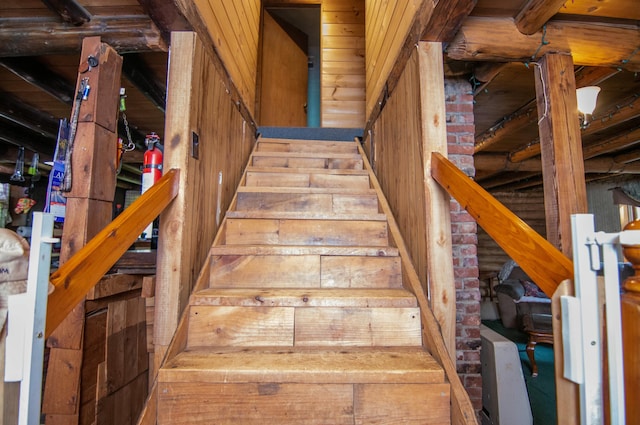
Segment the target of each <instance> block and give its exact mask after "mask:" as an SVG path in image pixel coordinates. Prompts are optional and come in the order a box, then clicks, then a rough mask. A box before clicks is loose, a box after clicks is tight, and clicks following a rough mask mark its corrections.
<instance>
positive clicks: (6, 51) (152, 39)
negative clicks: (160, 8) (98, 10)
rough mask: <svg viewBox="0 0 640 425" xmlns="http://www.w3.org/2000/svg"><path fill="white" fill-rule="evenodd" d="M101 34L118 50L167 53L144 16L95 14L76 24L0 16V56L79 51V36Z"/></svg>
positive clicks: (47, 19)
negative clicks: (77, 25) (88, 19)
mask: <svg viewBox="0 0 640 425" xmlns="http://www.w3.org/2000/svg"><path fill="white" fill-rule="evenodd" d="M92 36H101V37H102V39H103V40H105V42H107V43H109V45H111V46H113V48H114V49H116V51H118V52H122V53H124V52H128V53H130V52H151V51H153V52H158V51H162V52H166V51H167V50H168V47H167V44H166V43H165V42H164V40H163V39H162V37H161V35H160V31H159V30H158V28H157V27H156V26H155V24H154V23H153V22H152V21H151V19H149V17H147V16H146V15H145V16H125V17H120V18H116V17H97V16H95V17H94V18H93V19H92V20H91V21H90V22H87V23H86V24H84V25H82V26H81V27H75V26H73V25H69V24H65V23H61V22H59V20H58V19H56V18H39V19H37V20H34V21H27V22H25V21H24V20H20V19H0V56H37V55H51V54H69V53H70V52H76V53H77V52H79V51H80V46H82V39H84V38H85V37H92Z"/></svg>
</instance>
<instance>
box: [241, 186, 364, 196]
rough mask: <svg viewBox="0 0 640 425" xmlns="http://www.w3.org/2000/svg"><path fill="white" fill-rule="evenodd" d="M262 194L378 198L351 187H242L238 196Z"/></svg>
mask: <svg viewBox="0 0 640 425" xmlns="http://www.w3.org/2000/svg"><path fill="white" fill-rule="evenodd" d="M241 193H243V194H244V193H262V194H266V195H274V194H282V193H291V194H294V195H373V196H376V197H377V193H376V191H375V190H374V189H369V188H366V189H360V188H349V187H279V186H265V187H261V186H252V187H250V186H240V187H239V188H238V194H241Z"/></svg>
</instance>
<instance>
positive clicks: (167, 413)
mask: <svg viewBox="0 0 640 425" xmlns="http://www.w3.org/2000/svg"><path fill="white" fill-rule="evenodd" d="M363 168H364V167H363V159H362V157H361V156H360V154H359V153H358V147H357V145H356V142H323V141H301V140H284V139H260V140H259V141H258V143H257V145H256V148H255V150H254V152H253V154H252V156H251V158H250V160H249V165H248V167H247V170H246V172H245V175H244V177H243V181H242V183H241V186H240V187H239V188H238V191H237V194H236V197H235V199H234V201H233V204H232V206H231V208H230V210H229V211H228V212H227V215H226V218H225V220H224V222H223V224H222V226H221V229H220V232H219V234H218V236H217V238H216V241H215V242H214V245H213V246H212V248H211V252H210V262H209V263H208V264H206V265H205V267H204V269H203V271H202V273H201V275H200V278H199V280H198V283H197V285H196V289H195V291H194V293H193V294H192V296H191V299H190V305H189V307H188V308H187V311H186V312H185V315H184V317H183V319H182V321H181V324H180V329H179V330H178V333H177V334H176V337H175V339H174V343H173V346H172V347H171V348H170V350H169V353H168V356H167V360H166V361H165V363H164V365H163V366H162V367H161V369H160V370H159V373H158V379H157V407H156V408H157V423H158V424H196V423H197V424H260V425H264V424H395V423H397V424H399V423H402V424H444V423H450V384H449V382H448V380H447V379H446V378H445V373H444V371H443V368H442V367H441V365H440V364H439V363H438V362H436V360H434V358H433V357H432V356H431V355H430V354H429V353H428V352H427V351H425V349H424V348H423V341H422V333H423V324H422V321H421V312H420V310H419V308H418V303H417V300H416V297H415V296H414V295H413V294H412V293H411V292H410V291H408V290H407V289H405V288H404V287H403V270H402V265H401V259H400V257H399V250H398V248H397V247H395V246H392V243H391V242H390V241H391V238H390V235H389V227H388V221H387V216H386V215H385V214H383V213H381V211H382V209H381V208H380V203H379V199H378V191H376V190H375V189H374V186H373V185H372V183H371V181H370V176H369V172H368V171H366V170H364V169H363Z"/></svg>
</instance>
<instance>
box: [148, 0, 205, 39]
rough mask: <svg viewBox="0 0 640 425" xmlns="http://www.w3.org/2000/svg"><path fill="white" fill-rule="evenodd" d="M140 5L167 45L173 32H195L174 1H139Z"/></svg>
mask: <svg viewBox="0 0 640 425" xmlns="http://www.w3.org/2000/svg"><path fill="white" fill-rule="evenodd" d="M138 3H140V6H142V9H143V10H144V11H145V13H146V14H147V15H149V17H150V18H151V19H152V20H153V23H154V24H156V26H157V27H158V29H159V30H160V33H161V34H162V38H163V39H164V41H165V42H166V43H167V44H169V43H170V42H171V31H193V28H192V27H191V24H189V22H187V20H186V18H185V17H184V15H183V14H182V12H180V9H178V7H177V6H176V4H175V3H174V2H173V1H171V0H138Z"/></svg>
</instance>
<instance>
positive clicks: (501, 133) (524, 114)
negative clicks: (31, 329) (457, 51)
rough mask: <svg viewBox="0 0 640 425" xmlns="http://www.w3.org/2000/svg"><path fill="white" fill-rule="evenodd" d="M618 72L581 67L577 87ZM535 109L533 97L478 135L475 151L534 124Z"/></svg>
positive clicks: (497, 64) (577, 76)
mask: <svg viewBox="0 0 640 425" xmlns="http://www.w3.org/2000/svg"><path fill="white" fill-rule="evenodd" d="M495 65H496V66H497V67H498V69H501V67H502V66H504V64H501V63H495ZM481 69H482V68H481ZM498 72H499V71H498ZM618 72H620V71H618V70H617V69H612V68H602V67H584V68H581V69H579V70H578V71H577V72H576V87H585V86H592V85H597V84H600V83H602V82H603V81H605V80H607V79H609V78H611V77H613V76H614V75H616V74H617V73H618ZM481 76H482V77H483V78H489V77H490V75H483V74H481ZM476 78H478V77H476ZM480 81H482V80H480ZM483 87H484V85H483ZM535 111H537V106H536V100H535V99H532V100H531V101H529V102H528V103H527V104H526V105H525V106H523V107H522V108H520V109H519V110H518V111H516V112H514V113H512V114H511V115H509V116H508V117H506V118H503V119H502V120H500V121H499V122H497V123H496V124H494V125H493V126H492V127H491V128H490V129H488V130H487V131H485V132H484V133H482V134H480V135H479V136H478V137H476V145H475V152H476V153H477V152H481V151H484V150H487V149H488V148H489V147H491V146H494V145H495V144H496V143H498V142H501V141H502V140H504V139H505V138H507V137H509V136H510V135H511V134H512V133H513V132H515V131H518V130H520V129H522V128H523V127H526V126H527V125H531V124H533V123H534V122H535V121H536V120H537V116H536V115H535ZM599 130H600V129H599Z"/></svg>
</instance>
